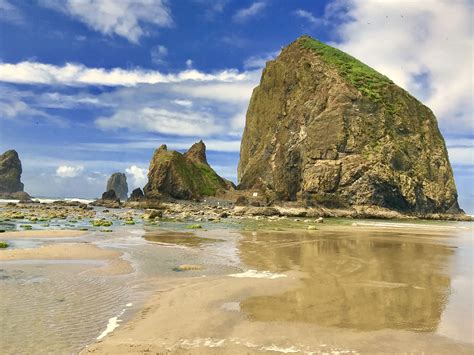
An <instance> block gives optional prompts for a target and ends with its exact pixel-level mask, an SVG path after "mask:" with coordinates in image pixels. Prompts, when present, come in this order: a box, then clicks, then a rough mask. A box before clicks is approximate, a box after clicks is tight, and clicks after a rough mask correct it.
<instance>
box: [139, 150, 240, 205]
mask: <svg viewBox="0 0 474 355" xmlns="http://www.w3.org/2000/svg"><path fill="white" fill-rule="evenodd" d="M230 188H232V184H231V183H230V182H229V181H227V180H225V179H223V178H221V177H220V176H219V175H217V173H216V172H215V171H214V170H213V169H212V168H211V167H210V166H209V164H208V163H207V159H206V146H205V144H204V143H203V142H202V141H200V142H198V143H195V144H193V145H192V147H191V148H190V149H189V150H188V151H187V152H186V153H184V154H181V153H179V152H176V151H174V150H168V149H167V147H166V145H164V144H163V145H162V146H161V147H159V148H158V149H157V150H156V151H155V153H154V155H153V158H152V160H151V162H150V168H149V171H148V183H147V184H146V185H145V187H144V189H143V192H144V193H145V197H146V198H148V199H150V198H151V199H154V198H161V197H173V198H176V199H186V200H187V199H198V198H200V197H202V196H214V195H216V194H217V193H219V192H223V191H225V190H228V189H230Z"/></svg>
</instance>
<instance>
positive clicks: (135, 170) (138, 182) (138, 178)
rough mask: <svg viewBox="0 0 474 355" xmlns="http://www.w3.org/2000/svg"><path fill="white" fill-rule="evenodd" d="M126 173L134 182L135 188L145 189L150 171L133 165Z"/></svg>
mask: <svg viewBox="0 0 474 355" xmlns="http://www.w3.org/2000/svg"><path fill="white" fill-rule="evenodd" d="M125 172H126V173H127V175H128V176H129V178H130V180H131V181H132V184H133V187H134V188H137V187H143V186H145V184H146V183H147V174H148V169H145V168H140V167H138V166H136V165H132V166H130V167H128V168H126V169H125Z"/></svg>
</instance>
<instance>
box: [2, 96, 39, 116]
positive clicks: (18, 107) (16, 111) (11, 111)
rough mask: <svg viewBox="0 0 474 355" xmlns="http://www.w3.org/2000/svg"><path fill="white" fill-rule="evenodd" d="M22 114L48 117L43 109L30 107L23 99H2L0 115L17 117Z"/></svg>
mask: <svg viewBox="0 0 474 355" xmlns="http://www.w3.org/2000/svg"><path fill="white" fill-rule="evenodd" d="M22 115H28V116H40V117H48V115H47V114H46V113H44V112H42V111H39V110H36V109H34V108H32V107H30V106H29V105H28V104H26V103H25V102H23V101H21V100H8V101H3V100H2V101H0V116H1V117H6V118H10V119H11V118H16V117H20V116H22Z"/></svg>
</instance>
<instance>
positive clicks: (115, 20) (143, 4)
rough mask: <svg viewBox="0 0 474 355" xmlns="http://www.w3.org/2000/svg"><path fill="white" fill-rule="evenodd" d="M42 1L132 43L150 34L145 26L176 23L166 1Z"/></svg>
mask: <svg viewBox="0 0 474 355" xmlns="http://www.w3.org/2000/svg"><path fill="white" fill-rule="evenodd" d="M40 3H41V4H43V5H44V6H46V7H49V8H51V9H54V10H57V11H60V12H63V13H65V14H68V15H69V16H71V17H73V18H76V19H77V20H79V21H81V22H83V23H84V24H86V25H87V26H88V27H90V28H91V29H93V30H95V31H98V32H101V33H103V34H105V35H114V34H115V35H117V36H120V37H124V38H126V39H128V40H129V41H130V42H133V43H138V42H139V40H140V38H141V37H142V36H144V35H146V34H147V32H146V30H145V26H144V25H155V26H158V27H170V26H172V25H173V20H172V18H171V13H170V10H169V8H168V6H166V2H165V1H163V0H120V1H116V0H42V1H41V2H40Z"/></svg>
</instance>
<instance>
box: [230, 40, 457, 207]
mask: <svg viewBox="0 0 474 355" xmlns="http://www.w3.org/2000/svg"><path fill="white" fill-rule="evenodd" d="M238 175H239V181H240V186H241V187H242V188H252V187H253V186H254V185H256V184H257V185H258V184H261V183H263V184H265V185H266V186H267V187H268V188H270V189H271V190H273V191H274V192H275V195H276V197H277V198H279V199H283V200H295V199H304V200H305V201H307V202H308V203H313V202H315V203H319V204H323V205H324V204H326V205H330V206H341V207H342V206H350V205H377V206H381V207H386V208H390V209H396V210H401V211H407V212H422V213H425V212H453V213H456V212H459V211H460V210H459V206H458V202H457V192H456V187H455V183H454V179H453V174H452V170H451V165H450V163H449V160H448V155H447V151H446V147H445V143H444V139H443V137H442V136H441V133H440V131H439V129H438V125H437V121H436V118H435V116H434V115H433V113H432V112H431V110H430V109H429V108H428V107H426V106H424V105H423V104H421V103H420V102H419V101H418V100H416V99H415V98H414V97H412V96H411V95H410V94H409V93H407V92H406V91H405V90H403V89H401V88H400V87H398V86H397V85H395V84H394V83H393V82H392V81H391V80H390V79H388V78H387V77H385V76H383V75H382V74H380V73H378V72H376V71H375V70H373V69H372V68H370V67H368V66H367V65H365V64H363V63H361V62H360V61H358V60H357V59H355V58H353V57H351V56H349V55H347V54H346V53H344V52H341V51H339V50H337V49H335V48H332V47H330V46H327V45H325V44H323V43H321V42H319V41H317V40H314V39H312V38H310V37H307V36H303V37H301V38H299V39H298V40H296V41H295V42H293V43H292V44H290V45H289V46H288V47H286V48H285V49H284V50H283V51H282V52H281V54H280V55H279V56H278V58H277V59H276V60H274V61H270V62H268V63H267V65H266V68H265V69H264V71H263V74H262V78H261V81H260V85H259V86H258V87H256V88H255V89H254V91H253V94H252V98H251V101H250V105H249V108H248V111H247V118H246V126H245V130H244V135H243V139H242V145H241V159H240V162H239V169H238Z"/></svg>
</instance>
